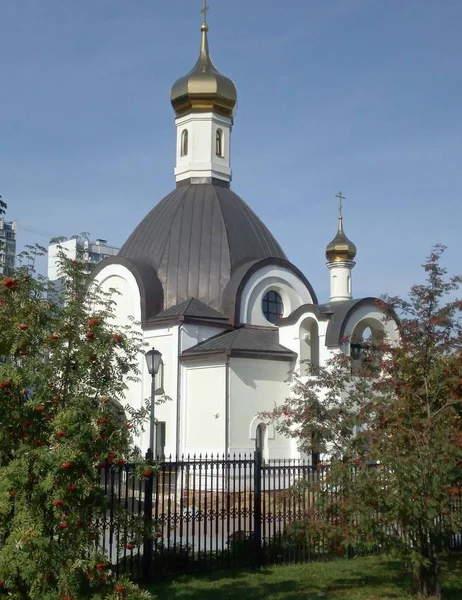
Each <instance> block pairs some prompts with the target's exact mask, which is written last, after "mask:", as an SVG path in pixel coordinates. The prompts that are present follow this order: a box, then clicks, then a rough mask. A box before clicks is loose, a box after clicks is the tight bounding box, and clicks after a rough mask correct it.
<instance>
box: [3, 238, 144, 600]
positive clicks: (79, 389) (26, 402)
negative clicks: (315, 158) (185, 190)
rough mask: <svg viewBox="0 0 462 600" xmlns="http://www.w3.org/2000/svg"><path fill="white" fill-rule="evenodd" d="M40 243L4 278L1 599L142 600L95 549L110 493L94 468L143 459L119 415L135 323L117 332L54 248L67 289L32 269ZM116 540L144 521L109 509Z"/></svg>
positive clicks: (107, 301)
mask: <svg viewBox="0 0 462 600" xmlns="http://www.w3.org/2000/svg"><path fill="white" fill-rule="evenodd" d="M41 251H43V249H39V248H32V247H31V248H28V250H27V251H26V252H25V253H23V255H22V256H21V258H22V265H21V266H19V268H17V269H16V270H15V272H14V274H13V275H12V276H10V277H5V278H3V279H2V280H1V281H0V595H2V594H4V595H5V596H8V597H10V598H13V599H17V600H83V599H93V600H96V599H98V600H100V599H107V600H109V599H110V600H122V599H127V600H128V599H131V600H139V599H141V598H150V597H151V596H150V595H149V594H148V593H147V592H142V591H141V590H140V589H139V588H137V587H136V586H135V585H134V584H132V583H130V582H129V581H128V580H127V579H125V578H122V579H117V578H116V577H115V575H114V573H113V570H112V569H111V565H110V563H109V561H108V557H107V556H106V555H105V553H104V552H103V551H102V549H101V544H100V542H101V540H102V536H103V529H102V524H103V522H104V520H105V519H106V516H107V513H106V510H107V505H108V499H107V497H106V496H105V494H104V490H103V489H102V486H101V468H102V467H103V466H104V468H114V469H116V468H118V467H119V466H121V465H123V464H124V463H125V462H126V461H136V462H138V463H139V469H141V470H142V469H143V468H144V465H143V461H142V460H141V459H140V457H139V453H138V452H137V450H136V448H135V447H134V445H133V440H132V432H133V431H136V430H137V429H138V428H140V427H142V422H143V419H144V411H142V410H141V411H138V412H137V411H134V410H131V411H129V412H128V414H127V418H126V419H125V418H121V415H120V410H119V411H118V410H117V409H116V408H115V407H117V406H119V404H117V403H120V404H124V391H125V389H126V382H127V381H129V380H130V379H132V378H136V377H137V365H138V357H139V352H140V338H139V336H138V335H137V333H136V327H126V328H115V326H114V322H115V321H114V320H113V319H112V316H113V304H114V303H113V301H112V299H111V298H110V297H107V296H102V295H101V294H99V293H98V292H97V291H95V290H90V289H87V283H88V280H87V275H86V267H87V266H86V265H85V264H84V263H82V262H80V261H78V260H75V261H72V260H69V259H66V258H65V257H64V255H62V256H61V270H62V274H63V285H62V287H61V289H57V288H56V287H55V286H50V284H49V283H48V282H47V281H46V279H45V278H43V277H40V276H38V275H37V274H36V273H35V272H34V261H35V258H36V256H37V254H40V252H41ZM113 509H114V512H113V515H112V518H113V524H114V526H115V527H117V528H119V530H120V531H121V532H122V536H121V543H122V544H124V545H126V546H127V547H129V549H132V548H133V547H135V546H136V545H137V544H139V543H140V540H141V538H142V535H143V533H145V532H144V530H143V524H142V523H141V522H139V521H138V520H137V518H136V517H135V516H134V515H131V514H129V513H128V512H126V511H124V510H123V508H122V507H120V506H115V507H113Z"/></svg>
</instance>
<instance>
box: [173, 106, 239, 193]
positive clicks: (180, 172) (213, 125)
mask: <svg viewBox="0 0 462 600" xmlns="http://www.w3.org/2000/svg"><path fill="white" fill-rule="evenodd" d="M175 123H176V127H177V152H176V168H175V177H176V181H182V180H183V179H189V178H191V177H216V178H218V179H222V180H224V181H231V131H232V119H231V118H230V117H225V116H223V115H219V114H218V113H214V112H194V111H193V112H192V113H190V114H188V115H185V116H184V117H180V118H178V119H176V121H175ZM218 129H221V131H222V132H223V138H222V139H223V143H222V149H223V153H222V154H223V155H222V156H217V153H216V133H217V130H218ZM185 130H187V131H188V154H187V155H185V156H182V155H181V141H182V135H183V131H185Z"/></svg>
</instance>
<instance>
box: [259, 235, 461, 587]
mask: <svg viewBox="0 0 462 600" xmlns="http://www.w3.org/2000/svg"><path fill="white" fill-rule="evenodd" d="M443 251H444V247H442V246H436V247H435V248H434V249H433V251H432V253H431V255H430V256H429V257H428V259H427V261H426V263H425V265H424V270H425V273H426V279H425V282H424V283H423V284H419V285H414V286H412V288H411V289H410V292H409V295H408V298H407V299H402V298H399V297H384V298H383V299H382V300H381V301H380V302H379V304H380V307H381V308H382V309H383V310H384V312H385V315H386V319H393V320H395V321H396V322H397V323H398V328H399V336H398V338H397V339H396V340H395V341H394V342H393V341H391V340H389V339H385V337H384V336H375V338H372V339H370V340H369V343H368V344H363V347H362V348H361V358H360V360H359V361H358V360H352V358H351V357H350V356H349V355H347V353H343V352H339V353H337V354H335V355H334V356H333V357H332V359H331V360H329V362H328V364H327V365H325V366H324V367H322V368H315V367H311V366H310V365H308V367H309V369H310V376H309V377H308V378H306V377H300V376H299V375H297V374H295V373H294V374H293V375H292V376H291V386H292V394H291V397H290V398H288V399H287V400H286V402H285V403H284V404H283V405H282V406H279V407H277V408H275V409H274V411H272V412H270V413H267V414H265V415H264V416H265V418H267V419H268V420H272V421H274V422H275V423H276V424H277V428H278V430H279V431H280V432H281V433H283V434H285V435H287V436H291V437H295V438H297V439H299V442H300V446H301V448H302V449H305V450H309V451H314V452H319V453H321V456H322V457H323V459H324V461H328V464H322V463H321V464H320V465H319V466H318V472H319V477H318V483H317V485H316V487H315V492H316V494H317V497H318V502H317V503H316V505H315V506H313V508H312V510H311V512H310V514H307V515H306V519H304V520H302V521H299V522H298V523H296V524H294V525H293V526H292V528H291V529H289V530H288V532H287V533H288V534H294V535H297V536H298V539H300V536H302V537H303V535H305V536H306V540H307V543H311V542H312V539H313V536H314V537H315V536H316V532H319V531H320V530H322V532H323V534H326V532H328V533H329V535H330V536H331V539H333V540H337V541H336V543H339V541H340V542H341V543H342V545H343V546H344V547H349V548H350V549H353V550H354V549H356V550H360V549H361V550H366V551H367V550H369V551H370V550H380V551H393V552H398V553H399V554H400V555H401V556H403V557H404V558H405V559H406V561H407V563H408V565H409V566H410V568H412V573H413V575H414V584H415V592H416V593H417V594H418V595H419V596H420V597H425V598H426V597H430V596H434V597H436V598H441V559H442V557H443V556H444V555H446V554H447V552H448V548H449V545H450V539H451V536H452V535H454V534H457V533H459V532H461V530H462V508H461V485H462V471H461V465H462V351H461V348H462V324H461V309H462V302H461V301H460V300H458V299H456V298H455V295H456V293H457V290H458V289H459V287H460V284H461V282H462V278H461V277H460V276H453V277H448V275H447V270H446V269H445V268H443V266H442V265H441V257H442V254H443ZM355 341H356V342H357V340H344V342H345V345H346V346H348V343H349V342H351V343H353V342H355ZM303 487H304V483H303V482H299V484H298V485H297V486H296V487H295V488H294V489H293V490H292V493H293V494H294V495H295V496H296V495H297V494H300V493H302V490H303Z"/></svg>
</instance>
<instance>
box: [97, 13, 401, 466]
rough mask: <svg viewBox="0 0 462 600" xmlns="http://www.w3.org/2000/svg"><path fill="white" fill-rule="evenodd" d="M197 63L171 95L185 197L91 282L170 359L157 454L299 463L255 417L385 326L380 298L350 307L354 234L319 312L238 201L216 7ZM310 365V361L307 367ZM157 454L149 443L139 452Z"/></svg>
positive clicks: (147, 224)
mask: <svg viewBox="0 0 462 600" xmlns="http://www.w3.org/2000/svg"><path fill="white" fill-rule="evenodd" d="M202 12H203V14H204V21H203V23H202V26H201V44H200V52H199V58H198V59H197V62H196V64H195V66H194V67H193V69H192V70H191V71H190V72H189V73H188V74H187V75H185V76H184V77H181V78H180V79H178V81H176V82H175V84H174V85H173V88H172V91H171V96H170V99H171V103H172V106H173V109H174V111H175V124H176V136H177V150H176V168H175V179H176V188H175V189H174V190H173V191H172V192H171V193H170V194H169V195H168V196H166V197H165V198H164V199H163V200H161V201H160V202H159V203H158V204H157V205H156V206H155V207H154V208H153V209H152V210H151V212H150V213H149V214H148V215H147V216H146V217H145V218H144V219H143V220H142V221H141V223H140V224H139V225H138V226H137V227H136V228H135V230H134V231H133V233H132V234H131V235H130V236H129V237H128V239H127V241H126V242H125V244H124V245H123V247H122V248H121V250H120V252H119V254H118V255H117V256H114V257H111V258H108V259H106V260H104V261H103V262H102V263H100V264H99V265H98V267H97V268H96V269H95V270H94V272H93V273H92V279H93V282H94V283H95V284H96V285H98V286H99V287H100V288H101V289H102V290H103V291H104V292H109V290H111V289H115V290H117V295H115V296H114V300H115V302H116V306H117V308H116V320H117V322H118V323H120V324H121V325H122V324H126V323H127V322H128V321H129V319H130V318H134V319H135V320H136V321H139V323H140V324H141V328H142V332H143V339H144V341H145V343H146V345H147V347H152V346H154V347H155V348H156V349H157V350H159V351H160V352H161V353H162V358H163V363H164V369H163V375H162V379H163V381H162V382H161V385H160V386H159V388H161V390H159V393H161V392H162V393H165V395H166V396H168V397H169V400H168V401H167V402H165V403H163V404H161V405H160V406H158V407H157V408H156V416H157V419H158V421H159V422H161V423H162V424H163V425H162V427H161V428H160V429H159V430H158V431H159V432H162V435H158V436H157V452H164V453H165V454H167V455H168V454H172V455H181V454H183V453H184V454H187V453H197V454H199V453H234V452H236V453H238V452H250V451H252V450H253V449H254V448H255V444H256V443H258V444H259V445H260V446H262V447H263V455H264V457H265V458H266V459H271V458H297V457H299V452H298V450H297V444H296V442H295V441H294V440H292V439H287V438H285V437H282V436H280V435H278V434H277V432H275V430H274V428H273V427H268V428H263V427H262V426H261V423H260V420H259V418H258V414H259V413H260V412H262V411H265V410H270V409H271V408H273V406H274V404H275V403H276V404H277V403H282V402H283V401H284V400H285V399H286V398H287V396H288V395H289V393H290V390H289V388H288V384H287V383H286V379H287V375H288V373H289V372H290V371H292V370H294V369H300V370H301V371H302V372H303V369H304V363H303V361H306V360H310V361H311V362H312V363H314V364H319V365H322V364H324V363H325V362H326V360H328V358H329V357H330V356H331V355H332V353H335V352H339V351H342V352H349V351H350V348H349V344H345V343H343V342H342V340H343V339H344V338H345V337H346V336H349V335H355V337H359V338H361V336H363V335H365V332H366V331H372V332H373V331H375V330H383V328H384V327H389V328H390V334H393V326H392V325H390V324H388V325H387V324H385V320H384V315H383V314H382V313H381V312H380V311H379V310H378V308H377V306H376V304H375V299H374V298H361V299H353V296H352V281H351V272H352V269H353V267H354V266H355V262H354V258H355V256H356V247H355V245H354V244H353V243H352V242H351V241H350V240H349V239H348V238H347V237H346V235H345V233H344V230H343V216H342V200H343V196H342V194H339V196H338V197H339V200H340V211H339V220H338V232H337V235H336V236H335V238H334V239H333V240H332V242H331V243H330V244H329V245H328V246H327V249H326V258H327V267H328V269H329V272H330V301H329V302H328V303H326V304H319V303H318V299H317V297H316V294H315V292H314V290H313V287H312V286H311V284H310V282H309V281H308V279H307V278H306V276H305V275H304V274H303V273H302V272H301V271H300V270H299V269H298V268H297V267H296V266H295V265H293V264H292V263H291V262H290V261H289V260H288V259H287V256H286V255H285V253H284V251H283V250H282V248H281V246H280V245H279V243H278V242H277V240H276V239H275V238H274V237H273V235H272V234H271V232H270V231H269V230H268V228H267V227H266V226H265V225H264V223H263V222H262V221H261V220H260V219H259V218H258V217H257V215H256V214H255V213H254V212H253V211H252V210H251V208H250V207H249V206H248V205H247V204H246V203H245V202H244V201H243V200H242V199H241V198H240V197H239V196H238V195H237V194H236V193H235V192H234V191H233V190H232V189H231V179H232V176H231V134H232V128H233V125H234V109H235V106H236V103H237V90H236V86H235V85H234V83H233V82H232V81H231V79H229V78H228V77H225V76H224V75H223V74H222V73H220V72H219V71H218V70H217V68H216V67H215V65H214V64H213V62H212V59H211V57H210V50H209V42H208V31H209V27H208V25H207V20H206V6H204V10H203V11H202ZM301 361H302V362H301ZM140 369H141V370H142V378H141V381H139V382H130V383H129V388H128V391H127V402H128V403H130V404H131V405H133V406H135V407H139V406H140V405H141V403H142V402H143V400H144V398H147V397H149V394H150V391H149V390H150V384H151V378H150V375H149V373H148V372H147V369H146V365H145V361H144V358H143V356H140ZM138 441H139V445H140V447H141V448H142V449H144V450H146V449H147V447H148V445H149V443H148V433H146V434H143V435H142V436H141V438H140V439H139V440H138Z"/></svg>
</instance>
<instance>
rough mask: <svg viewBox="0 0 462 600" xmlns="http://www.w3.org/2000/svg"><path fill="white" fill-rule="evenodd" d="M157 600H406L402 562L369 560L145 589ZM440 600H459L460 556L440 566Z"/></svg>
mask: <svg viewBox="0 0 462 600" xmlns="http://www.w3.org/2000/svg"><path fill="white" fill-rule="evenodd" d="M150 589H151V590H152V591H153V592H154V593H155V594H156V595H157V598H158V599H159V600H177V599H178V600H211V599H215V598H216V599H219V600H222V599H226V598H229V599H231V598H232V599H233V600H235V599H238V600H291V599H295V598H297V599H299V600H301V599H303V600H319V599H320V598H325V600H410V599H411V598H412V596H411V595H410V594H409V589H410V579H409V575H408V574H407V572H406V571H405V569H404V565H403V563H402V562H400V561H398V560H394V559H391V558H380V557H369V558H361V559H353V560H348V561H347V560H338V561H334V562H328V563H311V564H305V565H284V566H274V567H265V568H263V569H262V570H260V571H250V570H239V571H234V573H233V572H232V571H229V572H222V573H216V574H213V575H211V576H208V577H197V578H193V577H183V578H178V579H176V580H174V581H169V582H168V583H167V582H164V583H162V584H156V585H154V586H152V587H151V588H150ZM444 598H445V599H447V600H460V599H461V598H462V554H461V555H455V556H453V557H451V559H450V560H449V561H448V562H447V563H446V564H445V567H444Z"/></svg>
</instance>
